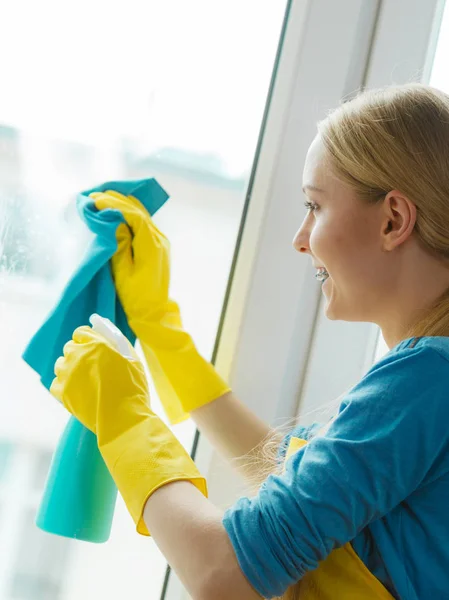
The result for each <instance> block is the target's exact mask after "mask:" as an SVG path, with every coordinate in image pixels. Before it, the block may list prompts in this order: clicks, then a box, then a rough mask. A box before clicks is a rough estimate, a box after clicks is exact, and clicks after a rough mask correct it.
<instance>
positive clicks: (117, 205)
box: [91, 191, 170, 337]
mask: <svg viewBox="0 0 449 600" xmlns="http://www.w3.org/2000/svg"><path fill="white" fill-rule="evenodd" d="M91 197H92V198H93V199H94V201H95V205H96V207H97V208H98V210H105V209H114V210H118V211H120V212H121V213H122V214H123V216H124V218H125V220H126V223H122V224H120V225H119V226H118V228H117V233H116V236H117V243H118V248H117V251H116V253H115V254H114V256H113V257H112V259H111V262H112V274H113V278H114V282H115V287H116V290H117V294H118V297H119V299H120V302H121V304H122V306H123V308H124V310H125V313H126V316H127V317H128V321H129V323H130V326H131V328H132V329H133V330H134V332H135V334H136V335H137V336H138V337H141V334H140V333H141V332H140V331H139V330H140V329H141V326H140V324H142V323H147V322H151V321H154V320H155V319H160V318H161V316H162V315H163V314H164V311H165V308H166V306H167V303H168V301H169V298H168V290H169V283H170V242H169V241H168V239H167V238H166V237H165V235H164V234H163V233H162V232H161V231H159V229H158V228H157V227H156V225H155V224H154V222H153V220H152V218H151V217H150V215H149V213H148V211H147V210H146V209H145V207H144V206H143V205H142V204H141V203H140V202H139V201H138V200H137V199H136V198H134V197H133V196H124V195H122V194H119V193H118V192H115V191H107V192H94V193H92V194H91Z"/></svg>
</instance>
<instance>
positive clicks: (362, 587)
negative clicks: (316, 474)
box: [285, 438, 394, 600]
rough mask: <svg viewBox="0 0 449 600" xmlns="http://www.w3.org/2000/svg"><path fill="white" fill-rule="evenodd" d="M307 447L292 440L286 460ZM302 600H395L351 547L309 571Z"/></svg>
mask: <svg viewBox="0 0 449 600" xmlns="http://www.w3.org/2000/svg"><path fill="white" fill-rule="evenodd" d="M306 444H307V441H306V440H302V439H299V438H291V440H290V445H289V447H288V450H287V453H286V456H285V460H286V461H287V459H288V458H290V456H292V454H294V453H295V452H297V451H298V450H299V449H300V448H302V447H303V446H305V445H306ZM298 598H301V600H302V599H303V598H304V599H305V600H394V598H393V596H392V595H391V594H390V593H389V592H388V591H387V590H386V589H385V587H384V586H383V585H382V584H381V582H380V581H379V580H378V579H376V577H375V576H374V575H373V574H372V573H371V572H370V571H369V570H368V569H367V567H366V566H365V564H364V563H363V561H362V560H361V559H360V558H359V557H358V556H357V554H356V552H355V551H354V549H353V548H352V546H351V544H350V543H347V544H345V545H344V546H342V547H341V548H337V549H336V550H333V551H332V552H331V553H330V554H329V556H328V557H327V558H326V559H325V560H323V561H321V562H320V563H319V565H318V567H317V568H316V569H314V570H313V571H308V572H307V573H306V574H305V575H304V577H303V578H302V579H301V582H300V584H299V594H298Z"/></svg>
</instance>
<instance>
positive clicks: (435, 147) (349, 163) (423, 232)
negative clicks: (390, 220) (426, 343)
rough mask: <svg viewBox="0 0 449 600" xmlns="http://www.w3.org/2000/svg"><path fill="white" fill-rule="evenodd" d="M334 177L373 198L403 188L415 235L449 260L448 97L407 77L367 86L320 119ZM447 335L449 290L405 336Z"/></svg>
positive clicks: (367, 199)
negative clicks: (414, 215)
mask: <svg viewBox="0 0 449 600" xmlns="http://www.w3.org/2000/svg"><path fill="white" fill-rule="evenodd" d="M318 131H319V133H320V136H321V139H322V141H323V143H324V146H325V148H326V150H327V152H328V154H329V158H330V162H331V168H332V170H333V171H334V172H335V175H336V176H337V177H338V178H339V179H340V180H341V181H343V182H344V183H346V184H347V185H349V186H350V187H351V188H352V189H353V190H354V191H355V192H356V194H357V195H358V197H359V198H360V199H361V200H362V201H364V202H369V203H374V202H378V201H380V200H381V199H383V198H384V197H385V195H386V194H387V193H388V192H389V191H391V190H393V189H397V190H400V191H401V192H402V193H403V194H404V195H405V196H407V197H408V198H409V199H410V200H411V201H412V202H413V203H414V204H415V206H416V208H417V219H416V224H415V229H414V234H415V235H416V237H417V239H418V240H419V241H420V243H421V245H422V247H423V248H425V249H426V250H427V251H428V252H429V253H431V254H432V255H434V256H435V257H436V258H438V259H441V260H443V261H448V265H449V96H448V95H447V94H445V93H443V92H441V91H439V90H437V89H434V88H432V87H429V86H426V85H422V84H418V83H410V84H406V85H400V86H392V87H387V88H383V89H378V90H371V91H366V92H363V93H361V94H360V95H358V96H357V97H356V98H354V99H353V100H351V101H349V102H346V103H343V104H342V105H341V106H339V107H338V108H337V109H335V110H334V111H332V112H331V113H330V114H329V115H328V117H327V118H326V119H325V120H324V121H321V122H320V123H319V124H318ZM423 335H429V336H435V335H443V336H449V290H447V291H446V292H445V293H444V294H443V295H442V296H441V297H440V298H438V299H437V301H436V303H435V305H434V306H433V307H432V308H431V309H430V310H428V311H426V312H425V313H424V314H422V315H421V317H420V318H419V319H417V322H416V323H415V324H414V325H413V327H412V328H411V329H410V331H409V332H407V334H406V335H405V337H414V336H423Z"/></svg>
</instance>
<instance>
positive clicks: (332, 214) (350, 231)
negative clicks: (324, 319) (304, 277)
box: [293, 136, 391, 322]
mask: <svg viewBox="0 0 449 600" xmlns="http://www.w3.org/2000/svg"><path fill="white" fill-rule="evenodd" d="M303 186H304V193H305V195H306V207H307V209H308V212H307V215H306V217H305V219H304V221H303V223H302V225H301V227H300V229H299V231H298V232H297V233H296V236H295V239H294V241H293V245H294V247H295V249H296V250H298V252H302V253H304V254H308V255H309V256H310V258H311V259H312V263H313V265H314V266H315V267H316V268H319V267H324V269H325V270H326V271H327V273H328V274H329V276H328V277H327V279H325V281H324V282H323V283H322V291H323V294H324V296H325V298H326V308H325V311H326V315H327V316H328V317H329V318H330V319H342V320H346V321H373V322H376V321H377V314H376V313H378V312H379V310H382V302H383V298H384V293H385V291H386V290H387V289H388V286H389V285H390V284H391V281H389V272H388V265H387V263H386V253H385V252H384V251H383V247H382V235H381V232H382V227H383V226H384V223H385V215H384V213H383V211H382V203H379V204H371V205H370V204H368V203H366V202H363V201H361V200H360V199H358V198H357V197H356V195H355V192H354V191H353V190H351V189H350V188H349V187H348V186H347V185H346V184H344V183H342V182H341V181H339V180H338V179H337V178H336V177H335V176H334V175H333V174H332V171H331V168H330V165H329V161H328V160H327V157H326V153H325V148H324V145H323V143H322V142H321V140H320V138H319V136H317V137H316V138H315V140H314V141H313V143H312V145H311V146H310V149H309V152H308V154H307V158H306V162H305V167H304V176H303Z"/></svg>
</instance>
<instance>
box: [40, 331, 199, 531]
mask: <svg viewBox="0 0 449 600" xmlns="http://www.w3.org/2000/svg"><path fill="white" fill-rule="evenodd" d="M109 323H110V322H109ZM111 325H112V324H111ZM112 327H114V326H112ZM115 329H116V328H115ZM116 331H118V330H117V329H116ZM120 335H121V334H120ZM122 338H123V340H126V338H125V337H124V336H122ZM126 341H127V340H126ZM128 347H129V352H130V354H131V355H132V356H133V358H131V359H128V358H125V357H124V356H122V354H121V353H120V352H119V351H118V350H117V348H116V346H115V345H114V344H113V343H111V342H110V341H109V340H107V339H106V338H105V337H104V336H103V335H101V334H100V333H98V332H97V331H93V330H92V329H91V328H90V327H80V328H78V329H76V330H75V332H74V334H73V339H72V341H70V342H68V343H67V344H66V345H65V347H64V356H63V357H61V358H59V359H58V360H57V361H56V364H55V375H56V378H55V379H54V381H53V383H52V386H51V388H50V392H51V393H52V394H53V395H54V396H55V397H56V398H58V399H59V400H60V401H61V402H62V403H63V404H64V406H65V407H66V408H67V409H68V410H69V411H70V412H71V413H72V415H74V416H75V417H76V418H77V419H78V420H79V421H80V422H81V423H82V424H83V425H84V426H85V427H87V428H88V429H90V430H91V431H93V432H94V433H95V434H96V435H97V438H98V447H99V449H100V452H101V454H102V456H103V458H104V461H105V463H106V466H107V467H108V469H109V471H110V473H111V475H112V477H113V479H114V481H115V483H116V485H117V488H118V490H119V491H120V493H121V495H122V497H123V499H124V501H125V503H126V506H127V507H128V510H129V512H130V513H131V516H132V518H133V519H134V522H135V523H136V527H137V531H138V532H139V533H141V534H143V535H149V532H148V530H147V527H146V525H145V523H144V520H143V510H144V507H145V503H146V501H147V499H148V498H149V497H150V496H151V494H153V492H155V491H156V490H157V489H158V488H160V487H162V486H163V485H166V484H167V483H170V482H172V481H179V480H187V481H190V482H192V483H193V484H194V485H195V486H196V487H197V488H198V489H199V490H200V491H201V492H202V493H203V494H204V495H205V496H207V487H206V481H205V479H204V477H203V476H202V475H201V474H200V473H199V471H198V469H197V468H196V466H195V464H194V462H193V461H192V459H191V458H190V456H189V455H188V453H187V452H186V451H185V449H184V448H183V446H182V445H181V444H180V443H179V441H178V440H177V439H176V437H175V436H174V435H173V433H172V432H171V431H170V429H169V428H168V427H167V426H166V425H165V424H164V423H163V422H162V421H161V420H160V419H159V417H157V416H156V415H155V414H154V413H153V412H152V411H151V409H150V405H149V394H148V386H147V380H146V377H145V371H144V368H143V365H142V363H141V362H140V360H139V359H138V356H137V355H136V354H135V351H134V349H133V348H132V346H131V344H129V342H128Z"/></svg>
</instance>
